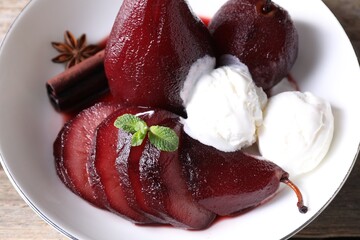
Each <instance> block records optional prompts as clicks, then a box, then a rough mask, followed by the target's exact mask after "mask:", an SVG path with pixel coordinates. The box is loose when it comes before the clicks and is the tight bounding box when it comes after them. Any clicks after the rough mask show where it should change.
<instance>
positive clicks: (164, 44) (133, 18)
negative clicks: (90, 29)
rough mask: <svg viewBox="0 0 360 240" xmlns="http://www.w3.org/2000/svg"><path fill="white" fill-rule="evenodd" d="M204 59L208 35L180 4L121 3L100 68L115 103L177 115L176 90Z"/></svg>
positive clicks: (162, 0) (180, 0)
mask: <svg viewBox="0 0 360 240" xmlns="http://www.w3.org/2000/svg"><path fill="white" fill-rule="evenodd" d="M204 56H214V51H213V44H212V38H211V35H210V33H209V31H208V29H207V28H206V26H205V25H204V24H203V23H202V21H201V20H200V19H199V18H197V17H196V16H195V15H194V14H193V13H192V11H191V9H190V8H189V6H188V4H187V3H186V2H185V1H184V0H124V2H123V4H122V6H121V8H120V11H119V13H118V15H117V17H116V20H115V22H114V25H113V28H112V31H111V33H110V37H109V40H108V44H107V47H106V55H105V63H104V64H105V72H106V75H107V77H108V81H109V88H110V91H111V93H112V94H113V96H114V98H115V99H116V100H118V101H121V102H126V103H128V104H129V105H133V106H150V107H159V108H163V109H166V110H170V111H172V112H176V113H181V114H182V113H184V107H183V104H184V103H183V99H182V98H181V97H180V92H181V90H182V88H183V87H184V82H185V80H186V78H187V77H188V74H189V70H190V68H191V66H192V65H193V63H195V62H196V61H197V60H198V59H200V58H203V57H204ZM214 62H215V60H214Z"/></svg>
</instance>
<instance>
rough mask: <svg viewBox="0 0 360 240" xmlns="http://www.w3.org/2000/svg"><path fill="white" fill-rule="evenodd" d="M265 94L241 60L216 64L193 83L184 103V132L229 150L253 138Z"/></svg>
mask: <svg viewBox="0 0 360 240" xmlns="http://www.w3.org/2000/svg"><path fill="white" fill-rule="evenodd" d="M266 101H267V96H266V94H265V93H264V91H263V90H262V89H261V88H259V87H257V86H255V83H254V82H253V80H252V78H251V75H250V73H249V70H248V68H247V67H246V66H245V65H244V64H241V63H237V64H233V65H229V66H224V67H220V68H217V69H215V70H213V71H212V72H210V73H209V74H205V75H203V76H202V77H200V78H199V79H198V81H197V82H196V83H195V85H194V87H193V90H192V94H191V97H189V98H188V101H187V104H186V106H185V107H186V112H187V115H188V117H187V119H184V120H183V123H184V130H185V132H186V133H187V134H188V135H189V136H191V137H192V138H194V139H197V140H198V141H200V142H201V143H203V144H205V145H210V146H213V147H215V148H217V149H218V150H221V151H225V152H229V151H236V150H239V149H241V148H242V147H246V146H249V145H251V144H253V143H254V142H255V141H256V138H257V136H256V129H257V127H258V126H260V125H261V124H262V120H263V113H262V110H263V108H264V106H265V104H266Z"/></svg>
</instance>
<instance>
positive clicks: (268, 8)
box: [262, 0, 272, 13]
mask: <svg viewBox="0 0 360 240" xmlns="http://www.w3.org/2000/svg"><path fill="white" fill-rule="evenodd" d="M271 3H272V2H271V0H266V2H265V4H264V6H263V8H262V10H263V12H264V13H269V12H270V11H271Z"/></svg>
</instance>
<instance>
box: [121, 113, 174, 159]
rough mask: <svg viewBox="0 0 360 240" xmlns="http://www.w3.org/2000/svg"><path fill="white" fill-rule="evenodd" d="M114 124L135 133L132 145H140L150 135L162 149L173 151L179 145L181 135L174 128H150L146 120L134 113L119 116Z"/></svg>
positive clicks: (150, 138)
mask: <svg viewBox="0 0 360 240" xmlns="http://www.w3.org/2000/svg"><path fill="white" fill-rule="evenodd" d="M114 126H115V127H116V128H119V129H122V130H124V131H125V132H128V133H131V134H133V135H132V138H131V146H140V145H141V144H142V142H143V141H144V139H145V137H146V135H148V137H149V141H150V143H151V144H152V145H154V146H155V147H156V148H157V149H159V150H160V151H165V152H173V151H176V149H177V148H178V147H179V137H178V136H177V135H176V132H175V131H174V130H172V129H171V128H169V127H164V126H151V127H150V128H149V127H148V126H147V124H146V122H145V121H144V120H142V119H141V118H139V117H137V116H135V115H132V114H124V115H121V116H119V117H118V118H117V119H116V120H115V122H114Z"/></svg>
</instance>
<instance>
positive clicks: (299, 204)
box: [280, 177, 308, 213]
mask: <svg viewBox="0 0 360 240" xmlns="http://www.w3.org/2000/svg"><path fill="white" fill-rule="evenodd" d="M280 182H282V183H285V184H286V185H288V186H289V187H290V188H291V189H292V190H293V191H294V192H295V193H296V196H297V198H298V202H297V207H298V209H299V212H300V213H306V212H307V211H308V207H307V206H305V205H304V200H303V196H302V194H301V192H300V190H299V188H298V187H297V186H296V185H295V184H294V183H293V182H291V181H290V180H289V178H288V177H283V178H281V179H280Z"/></svg>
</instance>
